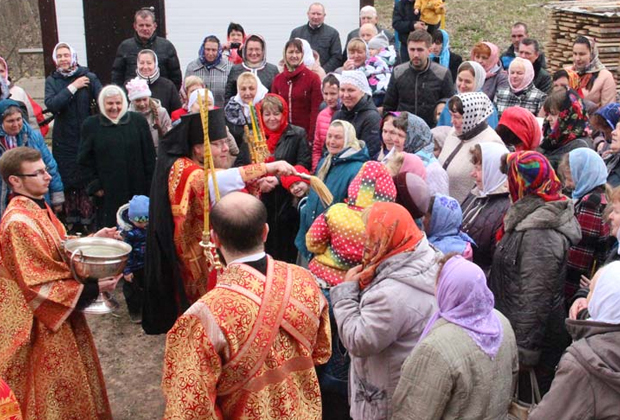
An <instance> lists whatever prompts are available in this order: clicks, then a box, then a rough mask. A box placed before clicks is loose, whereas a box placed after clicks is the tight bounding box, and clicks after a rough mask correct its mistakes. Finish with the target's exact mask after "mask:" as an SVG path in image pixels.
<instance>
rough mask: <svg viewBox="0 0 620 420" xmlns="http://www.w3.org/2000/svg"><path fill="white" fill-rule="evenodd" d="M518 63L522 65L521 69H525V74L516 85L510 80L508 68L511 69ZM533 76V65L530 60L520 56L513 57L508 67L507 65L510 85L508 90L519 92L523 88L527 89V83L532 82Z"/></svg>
mask: <svg viewBox="0 0 620 420" xmlns="http://www.w3.org/2000/svg"><path fill="white" fill-rule="evenodd" d="M518 65H521V66H523V69H524V70H525V74H524V75H523V80H522V81H521V83H520V84H519V85H518V86H515V85H513V84H512V82H511V81H510V70H512V69H513V67H516V66H518ZM534 76H535V72H534V66H533V65H532V63H531V62H530V60H526V59H524V58H521V57H517V58H515V59H514V60H512V62H511V63H510V67H508V84H509V85H510V90H512V91H513V92H514V93H519V92H522V91H524V90H525V89H527V87H528V86H529V85H531V84H532V82H533V81H534Z"/></svg>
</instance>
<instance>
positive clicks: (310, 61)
mask: <svg viewBox="0 0 620 420" xmlns="http://www.w3.org/2000/svg"><path fill="white" fill-rule="evenodd" d="M295 39H298V40H300V41H301V45H303V47H304V51H303V53H304V64H305V65H306V67H308V68H309V69H311V68H312V66H314V63H315V62H316V60H315V59H314V54H313V53H312V47H311V46H310V43H309V42H308V41H306V40H305V39H301V38H295Z"/></svg>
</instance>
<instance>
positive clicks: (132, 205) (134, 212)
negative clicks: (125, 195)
mask: <svg viewBox="0 0 620 420" xmlns="http://www.w3.org/2000/svg"><path fill="white" fill-rule="evenodd" d="M127 215H128V216H129V220H131V221H132V222H146V221H147V220H149V198H148V197H147V196H145V195H134V196H133V198H132V199H131V200H130V201H129V211H128V214H127Z"/></svg>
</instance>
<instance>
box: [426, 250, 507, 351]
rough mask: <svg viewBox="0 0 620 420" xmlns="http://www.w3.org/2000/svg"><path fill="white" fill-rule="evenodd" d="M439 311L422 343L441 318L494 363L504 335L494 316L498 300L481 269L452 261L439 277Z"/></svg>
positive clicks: (461, 260) (464, 262) (459, 259)
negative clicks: (464, 333) (467, 337)
mask: <svg viewBox="0 0 620 420" xmlns="http://www.w3.org/2000/svg"><path fill="white" fill-rule="evenodd" d="M437 303H438V305H439V311H437V312H436V313H435V314H434V315H433V316H432V317H431V319H430V320H429V321H428V324H426V328H424V331H423V332H422V336H421V337H420V341H422V339H423V338H424V337H426V335H427V334H428V333H429V332H430V330H431V328H432V327H433V325H434V324H435V321H437V320H438V319H439V318H440V317H441V318H443V319H445V320H446V321H448V322H451V323H452V324H456V325H458V326H459V327H461V328H463V329H464V330H465V331H466V332H467V334H468V335H469V336H470V337H471V338H472V340H474V342H475V343H476V344H477V345H478V347H480V348H481V349H482V351H483V352H485V353H486V354H487V355H488V356H489V357H490V358H491V359H494V358H495V356H496V355H497V352H498V351H499V347H500V346H501V344H502V338H503V335H504V331H503V329H502V325H501V323H500V320H499V318H498V317H497V315H496V314H495V313H494V312H493V305H494V304H495V299H493V294H492V293H491V291H490V290H489V288H488V287H487V282H486V278H485V277H484V273H483V272H482V269H480V267H478V266H477V265H476V264H474V263H472V262H469V261H467V260H466V259H465V258H463V257H462V256H460V255H457V256H454V257H452V258H450V259H449V260H448V261H447V262H446V263H445V264H444V266H443V268H442V270H441V273H440V274H439V284H438V285H437Z"/></svg>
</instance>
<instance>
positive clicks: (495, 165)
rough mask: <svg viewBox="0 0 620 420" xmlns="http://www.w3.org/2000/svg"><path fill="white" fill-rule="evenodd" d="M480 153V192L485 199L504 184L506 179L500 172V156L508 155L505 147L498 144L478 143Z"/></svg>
mask: <svg viewBox="0 0 620 420" xmlns="http://www.w3.org/2000/svg"><path fill="white" fill-rule="evenodd" d="M479 146H480V151H481V152H482V190H481V191H480V196H481V197H486V196H487V195H489V194H491V193H492V192H493V191H495V190H497V189H498V188H499V187H501V186H502V185H504V184H505V183H506V180H507V179H508V177H507V176H506V174H504V173H502V171H501V170H500V166H501V160H502V156H503V155H505V154H507V153H509V151H508V149H507V148H506V146H504V145H503V144H499V143H480V145H479Z"/></svg>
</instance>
